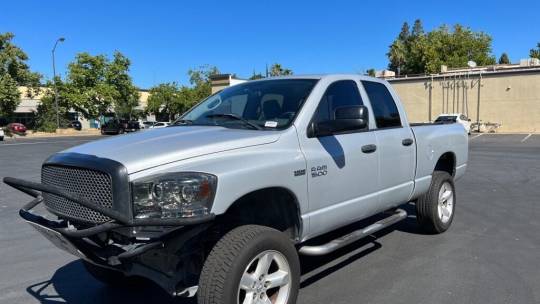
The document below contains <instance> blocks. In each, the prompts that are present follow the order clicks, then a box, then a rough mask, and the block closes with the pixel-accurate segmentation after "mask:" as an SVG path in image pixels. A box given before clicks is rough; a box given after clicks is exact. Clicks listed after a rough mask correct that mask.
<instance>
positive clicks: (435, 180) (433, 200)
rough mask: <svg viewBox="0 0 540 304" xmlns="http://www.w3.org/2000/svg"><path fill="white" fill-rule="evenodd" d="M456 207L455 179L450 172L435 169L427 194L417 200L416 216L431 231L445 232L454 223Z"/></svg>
mask: <svg viewBox="0 0 540 304" xmlns="http://www.w3.org/2000/svg"><path fill="white" fill-rule="evenodd" d="M455 208H456V191H455V187H454V179H453V178H452V176H451V175H450V174H448V172H443V171H435V172H433V176H432V178H431V185H430V187H429V190H428V192H427V193H426V194H424V195H422V196H421V197H420V198H419V199H418V201H417V202H416V218H417V219H418V223H419V224H420V226H421V227H422V228H423V229H424V230H426V231H427V232H430V233H443V232H445V231H446V230H448V228H450V225H451V224H452V220H453V219H454V209H455Z"/></svg>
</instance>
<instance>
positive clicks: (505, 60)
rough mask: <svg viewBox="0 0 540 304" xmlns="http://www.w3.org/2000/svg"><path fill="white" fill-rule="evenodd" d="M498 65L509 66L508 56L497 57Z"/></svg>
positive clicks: (504, 54) (503, 54)
mask: <svg viewBox="0 0 540 304" xmlns="http://www.w3.org/2000/svg"><path fill="white" fill-rule="evenodd" d="M499 64H510V58H509V57H508V54H506V53H502V55H501V57H499Z"/></svg>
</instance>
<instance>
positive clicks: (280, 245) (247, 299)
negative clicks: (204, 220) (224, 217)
mask: <svg viewBox="0 0 540 304" xmlns="http://www.w3.org/2000/svg"><path fill="white" fill-rule="evenodd" d="M299 285H300V262H299V259H298V254H297V252H296V249H295V247H294V246H293V244H292V242H291V240H290V239H289V238H288V237H287V236H286V235H285V234H283V233H282V232H280V231H277V230H275V229H272V228H268V227H264V226H257V225H246V226H241V227H238V228H235V229H233V230H232V231H230V232H229V233H227V234H226V235H225V236H223V237H222V238H221V239H220V240H219V242H218V243H217V244H216V245H215V246H214V248H213V249H212V251H211V252H210V254H209V255H208V258H207V259H206V262H205V263H204V266H203V269H202V272H201V277H200V279H199V290H198V292H197V294H198V295H197V297H198V303H200V304H218V303H225V304H241V303H268V304H270V303H273V304H291V303H295V302H296V297H297V296H298V289H299Z"/></svg>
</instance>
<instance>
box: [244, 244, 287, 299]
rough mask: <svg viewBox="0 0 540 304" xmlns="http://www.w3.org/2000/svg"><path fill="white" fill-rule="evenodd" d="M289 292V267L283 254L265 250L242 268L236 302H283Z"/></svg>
mask: <svg viewBox="0 0 540 304" xmlns="http://www.w3.org/2000/svg"><path fill="white" fill-rule="evenodd" d="M290 292H291V269H290V267H289V263H288V262H287V259H286V258H285V256H284V255H283V254H281V253H280V252H277V251H275V250H266V251H264V252H262V253H260V254H259V255H257V256H256V257H255V258H253V260H251V262H249V264H248V266H247V267H246V269H245V270H244V273H243V274H242V278H241V279H240V284H239V286H238V296H237V299H238V304H240V303H241V304H259V303H261V304H262V303H264V304H285V303H287V300H288V299H289V294H290Z"/></svg>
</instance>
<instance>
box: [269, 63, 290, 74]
mask: <svg viewBox="0 0 540 304" xmlns="http://www.w3.org/2000/svg"><path fill="white" fill-rule="evenodd" d="M292 74H293V71H292V70H291V69H286V68H283V67H282V66H281V64H279V63H274V64H272V66H270V76H272V77H276V76H286V75H292Z"/></svg>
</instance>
